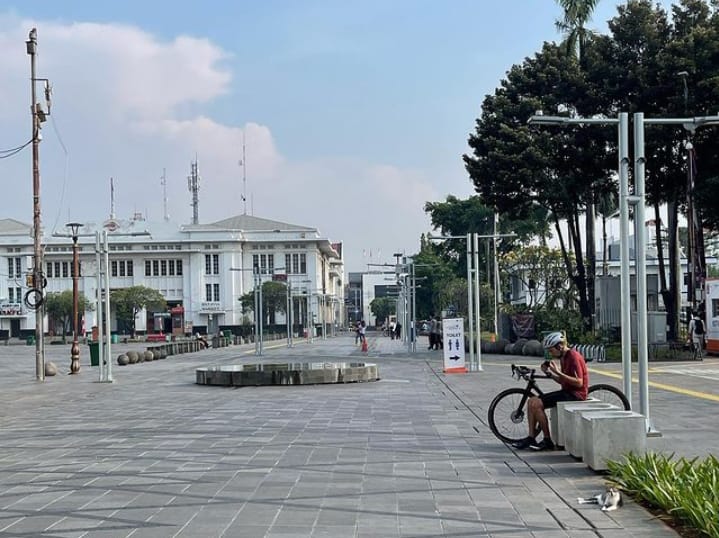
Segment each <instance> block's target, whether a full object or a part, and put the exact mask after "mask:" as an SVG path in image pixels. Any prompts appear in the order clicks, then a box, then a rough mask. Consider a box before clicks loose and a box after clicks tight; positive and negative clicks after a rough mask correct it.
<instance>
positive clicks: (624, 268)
mask: <svg viewBox="0 0 719 538" xmlns="http://www.w3.org/2000/svg"><path fill="white" fill-rule="evenodd" d="M618 129H619V133H618V139H619V234H620V235H621V243H620V265H621V277H620V285H621V290H622V293H621V297H622V300H621V305H622V306H621V324H622V327H621V330H622V381H623V388H624V395H625V396H626V397H627V399H628V400H629V403H630V405H631V403H632V327H631V323H632V321H631V320H632V305H631V300H630V299H631V296H632V292H631V284H630V277H629V265H630V260H629V201H628V199H627V197H628V196H629V114H627V113H626V112H622V113H620V114H619V128H618Z"/></svg>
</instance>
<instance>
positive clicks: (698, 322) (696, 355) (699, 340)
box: [689, 312, 706, 360]
mask: <svg viewBox="0 0 719 538" xmlns="http://www.w3.org/2000/svg"><path fill="white" fill-rule="evenodd" d="M705 332H706V330H705V327H704V321H703V320H702V319H701V318H700V317H699V314H698V313H697V312H694V313H693V314H692V319H691V320H690V321H689V338H690V339H691V346H692V357H693V359H694V360H697V359H699V360H702V359H703V358H704V333H705Z"/></svg>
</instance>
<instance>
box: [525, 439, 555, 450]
mask: <svg viewBox="0 0 719 538" xmlns="http://www.w3.org/2000/svg"><path fill="white" fill-rule="evenodd" d="M529 448H531V449H532V450H554V443H553V442H552V440H551V439H548V438H546V437H545V438H544V439H542V440H541V441H540V442H539V443H537V442H536V441H535V442H533V443H532V444H531V445H529Z"/></svg>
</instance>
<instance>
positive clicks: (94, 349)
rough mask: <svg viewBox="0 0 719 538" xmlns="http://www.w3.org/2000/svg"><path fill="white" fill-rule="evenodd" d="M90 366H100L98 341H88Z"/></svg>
mask: <svg viewBox="0 0 719 538" xmlns="http://www.w3.org/2000/svg"><path fill="white" fill-rule="evenodd" d="M88 346H90V366H100V342H89V343H88Z"/></svg>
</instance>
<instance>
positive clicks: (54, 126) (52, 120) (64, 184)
mask: <svg viewBox="0 0 719 538" xmlns="http://www.w3.org/2000/svg"><path fill="white" fill-rule="evenodd" d="M50 123H51V124H52V130H53V131H55V136H57V141H58V142H60V147H61V148H62V151H63V152H65V167H64V168H65V169H64V171H63V178H62V190H61V191H60V203H59V204H58V206H57V216H56V217H55V223H54V224H53V226H52V229H53V230H56V229H57V223H58V222H60V214H61V212H62V206H63V203H64V200H65V188H66V187H67V178H68V175H69V169H70V153H69V152H68V151H67V147H65V143H64V142H63V141H62V135H60V130H59V129H58V128H57V124H56V123H55V116H52V115H51V116H50Z"/></svg>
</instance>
